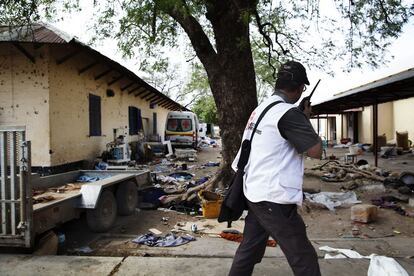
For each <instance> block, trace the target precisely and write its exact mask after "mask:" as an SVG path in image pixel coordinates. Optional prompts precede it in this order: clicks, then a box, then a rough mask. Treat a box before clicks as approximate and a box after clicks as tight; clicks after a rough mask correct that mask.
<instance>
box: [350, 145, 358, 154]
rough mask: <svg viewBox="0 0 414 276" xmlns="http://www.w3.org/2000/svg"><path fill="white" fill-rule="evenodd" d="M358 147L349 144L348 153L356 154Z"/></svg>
mask: <svg viewBox="0 0 414 276" xmlns="http://www.w3.org/2000/svg"><path fill="white" fill-rule="evenodd" d="M358 150H359V147H358V146H357V145H350V146H349V154H355V155H356V154H358Z"/></svg>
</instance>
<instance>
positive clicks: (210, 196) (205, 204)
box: [198, 190, 223, 218]
mask: <svg viewBox="0 0 414 276" xmlns="http://www.w3.org/2000/svg"><path fill="white" fill-rule="evenodd" d="M198 196H199V197H200V199H201V209H202V211H203V217H205V218H217V217H218V216H219V214H220V208H221V204H222V203H223V197H222V196H220V195H219V194H216V193H213V192H210V191H205V190H201V191H199V192H198Z"/></svg>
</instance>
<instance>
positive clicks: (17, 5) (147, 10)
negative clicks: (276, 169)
mask: <svg viewBox="0 0 414 276" xmlns="http://www.w3.org/2000/svg"><path fill="white" fill-rule="evenodd" d="M233 2H240V3H242V2H243V3H247V1H236V0H235V1H229V2H228V3H227V2H220V4H217V3H216V2H215V1H205V0H194V1H183V0H140V1H136V0H119V1H94V2H93V3H94V4H93V8H94V11H95V16H94V18H92V19H91V20H92V21H93V22H94V30H95V31H96V33H95V37H94V39H95V40H98V39H105V38H113V39H116V40H117V42H118V46H119V49H120V50H121V51H122V53H123V54H124V56H125V57H128V58H132V57H136V56H137V55H138V56H139V57H140V58H141V60H140V63H141V69H142V70H143V71H144V72H149V71H150V70H153V71H155V72H159V73H160V74H161V75H162V74H164V73H165V72H166V71H167V70H170V69H171V66H169V65H168V63H169V60H168V58H167V57H168V53H169V50H170V49H173V48H177V47H178V45H182V44H183V42H184V41H187V42H186V43H188V45H190V43H189V40H188V36H187V35H188V30H186V31H187V33H186V32H184V31H183V28H182V27H183V26H182V25H180V24H181V23H182V22H179V20H177V16H182V17H183V18H185V19H188V18H192V19H194V20H195V21H196V22H197V23H199V24H200V26H201V28H202V31H203V32H204V33H205V34H206V35H207V38H208V40H209V41H208V42H209V43H211V45H212V46H213V47H214V49H215V51H217V49H216V40H215V38H216V37H215V35H216V34H215V33H214V31H213V28H212V25H211V22H210V20H209V16H207V14H208V12H209V11H210V12H211V8H212V6H213V5H227V6H228V8H229V7H230V5H231V4H230V3H233ZM223 3H225V4H223ZM251 3H256V7H255V9H256V10H257V14H258V16H259V18H260V20H261V25H259V24H258V21H257V20H256V18H255V16H252V14H254V12H252V10H251V9H242V10H241V11H240V14H239V16H240V21H242V22H245V23H246V24H250V26H251V32H250V44H251V47H252V54H253V57H254V63H255V73H256V76H257V82H258V89H261V88H260V87H262V88H264V89H265V90H267V89H271V87H272V86H273V82H274V69H275V68H277V67H278V65H279V64H280V63H281V62H284V61H286V60H288V59H296V60H300V61H302V62H303V63H305V64H307V65H308V66H312V67H316V68H320V69H322V70H324V71H327V72H328V73H329V72H330V64H331V63H332V60H335V61H338V60H343V61H344V64H345V68H344V69H346V70H350V69H352V68H354V67H361V66H363V65H364V64H369V65H371V66H372V67H378V66H380V65H382V64H383V63H385V62H386V61H387V58H384V56H386V51H387V48H388V46H389V45H390V44H391V42H392V41H393V40H394V39H395V38H396V37H398V36H399V35H400V34H401V32H402V28H403V26H404V25H405V24H407V23H408V22H409V18H410V17H411V16H412V15H413V13H414V4H413V3H412V1H411V3H410V1H402V0H376V1H371V0H359V1H343V0H333V1H320V0H307V1H296V0H282V1H273V0H258V1H252V2H251ZM233 8H234V7H233ZM79 10H80V1H79V0H17V1H13V0H3V1H0V23H1V24H3V25H11V24H13V25H24V24H28V23H30V22H34V21H39V20H44V19H47V20H59V19H60V18H61V17H63V16H62V14H64V12H77V11H79ZM259 31H261V32H262V34H265V36H267V37H268V38H269V39H270V40H264V39H263V35H262V34H260V33H259ZM192 39H196V38H195V37H193V38H192ZM248 43H249V40H247V39H246V38H240V39H239V40H238V41H237V42H236V43H235V45H234V50H237V49H241V48H244V47H246V45H248ZM193 46H194V45H193V44H191V46H190V47H188V49H189V51H188V53H187V55H189V56H194V49H193ZM269 49H270V50H269ZM217 66H219V65H217ZM193 68H194V66H193ZM199 69H200V68H197V69H196V71H195V72H193V73H192V76H191V78H190V80H189V83H188V84H187V85H186V87H185V88H183V89H182V90H181V92H180V94H179V95H178V98H179V99H181V100H186V97H188V95H190V94H191V93H195V94H196V95H198V94H200V93H201V95H204V94H205V91H207V90H208V81H207V78H206V75H205V72H204V73H203V74H204V75H202V74H200V70H199ZM173 70H174V69H173ZM201 71H203V70H202V69H201ZM170 75H171V74H170ZM159 81H161V82H162V78H160V79H159ZM165 81H168V78H166V79H165ZM266 87H267V88H266ZM259 94H260V91H259ZM259 97H260V95H259ZM187 100H188V99H187Z"/></svg>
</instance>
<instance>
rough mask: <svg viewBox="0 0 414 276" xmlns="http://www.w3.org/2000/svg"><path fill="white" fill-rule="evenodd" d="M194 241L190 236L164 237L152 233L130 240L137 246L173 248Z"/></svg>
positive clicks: (168, 235) (170, 235)
mask: <svg viewBox="0 0 414 276" xmlns="http://www.w3.org/2000/svg"><path fill="white" fill-rule="evenodd" d="M195 240H196V239H195V238H194V237H193V236H191V235H188V234H187V235H186V236H176V235H174V234H167V235H166V236H164V237H162V236H156V235H154V234H152V233H148V234H145V235H141V236H139V237H137V238H135V239H133V240H132V242H134V243H137V244H144V245H148V246H151V247H175V246H180V245H183V244H187V243H189V242H191V241H195Z"/></svg>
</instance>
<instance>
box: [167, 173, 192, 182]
mask: <svg viewBox="0 0 414 276" xmlns="http://www.w3.org/2000/svg"><path fill="white" fill-rule="evenodd" d="M169 176H170V177H172V178H174V179H177V180H179V181H185V180H190V179H192V178H193V177H194V175H192V174H191V173H187V172H175V173H172V174H170V175H169Z"/></svg>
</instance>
